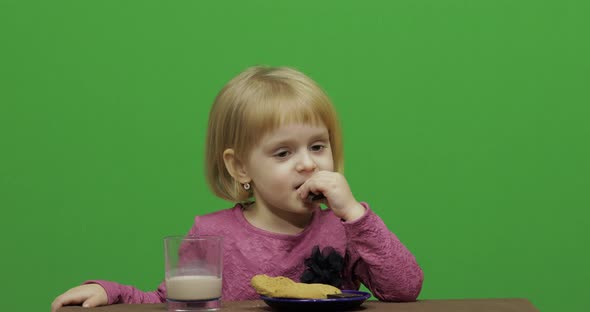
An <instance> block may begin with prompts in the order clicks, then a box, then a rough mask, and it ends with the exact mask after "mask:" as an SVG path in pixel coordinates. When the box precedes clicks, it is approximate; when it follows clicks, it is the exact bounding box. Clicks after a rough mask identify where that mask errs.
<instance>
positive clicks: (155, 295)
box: [84, 280, 166, 304]
mask: <svg viewBox="0 0 590 312" xmlns="http://www.w3.org/2000/svg"><path fill="white" fill-rule="evenodd" d="M84 284H98V285H100V286H102V288H104V289H105V291H106V292H107V297H108V300H109V301H108V303H107V304H115V303H162V302H166V283H165V282H162V283H161V284H160V287H158V289H157V290H155V291H147V292H146V291H141V290H139V289H137V288H135V287H133V286H129V285H122V284H119V283H116V282H111V281H103V280H92V281H86V282H84Z"/></svg>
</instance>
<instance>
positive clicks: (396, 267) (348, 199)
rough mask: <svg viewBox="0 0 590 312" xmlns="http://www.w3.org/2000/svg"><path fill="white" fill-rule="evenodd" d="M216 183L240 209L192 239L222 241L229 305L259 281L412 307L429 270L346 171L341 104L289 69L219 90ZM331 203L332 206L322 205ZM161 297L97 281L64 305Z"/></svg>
mask: <svg viewBox="0 0 590 312" xmlns="http://www.w3.org/2000/svg"><path fill="white" fill-rule="evenodd" d="M206 149H207V152H206V169H207V180H208V182H209V185H210V187H211V189H212V190H213V192H214V193H215V194H216V195H217V196H219V197H221V198H223V199H226V200H229V201H232V202H238V204H236V205H235V206H234V207H233V208H231V209H225V210H221V211H218V212H215V213H211V214H208V215H204V216H197V217H196V218H195V223H194V225H193V226H192V228H191V229H190V231H189V232H188V234H190V235H218V236H222V237H223V238H224V263H223V267H224V272H223V295H222V298H223V299H224V300H246V299H257V298H258V295H257V294H256V292H255V291H254V289H253V288H252V287H251V286H250V279H251V278H252V277H253V276H254V275H257V274H267V275H270V276H286V277H289V278H291V279H293V280H295V281H303V282H320V283H326V284H328V283H329V284H333V285H335V286H337V287H340V288H341V289H358V288H359V286H360V283H363V284H364V285H366V286H367V287H368V288H369V289H370V290H371V292H372V293H373V295H374V296H376V297H377V298H378V299H380V300H384V301H414V300H416V298H417V296H418V294H419V292H420V289H421V288H422V280H423V273H422V270H421V269H420V267H419V266H418V264H417V263H416V260H415V258H414V256H413V255H412V254H411V253H410V252H409V251H408V249H406V248H405V247H404V245H403V244H402V243H401V242H400V241H399V240H398V238H397V237H396V236H395V235H394V234H393V233H391V232H390V231H389V230H388V229H387V227H386V226H385V224H384V223H383V221H382V220H381V219H380V218H379V217H378V216H377V215H376V214H375V213H374V212H373V211H372V210H371V209H370V208H369V205H368V204H367V203H364V202H358V201H357V200H356V199H355V198H354V196H353V194H352V192H351V190H350V188H349V186H348V183H347V181H346V178H345V177H344V176H343V175H342V170H343V148H342V139H341V130H340V127H339V123H338V120H337V117H336V112H335V110H334V107H333V106H332V103H331V101H330V100H329V99H328V97H327V95H326V94H325V93H324V92H323V91H322V90H321V88H320V87H319V86H318V85H317V84H316V83H315V82H314V81H313V80H311V79H310V78H309V77H307V76H305V75H304V74H302V73H300V72H298V71H296V70H294V69H290V68H270V67H252V68H249V69H247V70H245V71H244V72H242V73H241V74H239V75H238V76H237V77H235V78H234V79H233V80H231V81H230V82H229V83H228V84H227V85H226V86H225V87H224V88H223V89H222V90H221V92H220V93H219V94H218V96H217V98H216V99H215V102H214V104H213V107H212V109H211V112H210V116H209V130H208V137H207V145H206ZM320 204H325V205H326V206H327V207H328V209H322V208H321V207H320ZM165 298H166V288H165V283H162V284H160V287H159V288H158V289H157V290H156V291H153V292H142V291H140V290H138V289H136V288H134V287H132V286H126V285H121V284H118V283H115V282H109V281H100V280H96V281H88V282H86V283H85V284H84V285H82V286H78V287H75V288H73V289H70V290H68V291H67V292H65V293H64V294H62V295H60V296H59V297H57V298H56V299H55V301H54V302H53V304H52V311H55V310H57V309H58V308H59V307H61V306H63V305H71V304H83V306H84V307H94V306H99V305H105V304H114V303H160V302H165Z"/></svg>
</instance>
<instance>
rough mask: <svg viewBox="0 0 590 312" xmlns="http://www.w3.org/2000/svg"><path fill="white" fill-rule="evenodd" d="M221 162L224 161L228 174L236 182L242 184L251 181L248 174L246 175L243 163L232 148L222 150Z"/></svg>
mask: <svg viewBox="0 0 590 312" xmlns="http://www.w3.org/2000/svg"><path fill="white" fill-rule="evenodd" d="M223 162H224V163H225V168H226V169H227V171H228V172H229V174H230V175H231V176H232V177H233V178H234V179H235V180H236V181H238V182H240V183H242V184H244V183H249V182H250V181H252V179H250V176H248V172H247V170H246V167H245V166H244V163H242V162H241V161H240V160H239V159H238V158H237V157H236V152H235V151H234V150H233V149H232V148H228V149H226V150H225V151H223Z"/></svg>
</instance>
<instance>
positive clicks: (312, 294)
mask: <svg viewBox="0 0 590 312" xmlns="http://www.w3.org/2000/svg"><path fill="white" fill-rule="evenodd" d="M250 284H252V287H254V289H256V292H258V293H259V294H260V295H263V296H267V297H273V298H295V299H326V298H327V297H328V295H333V294H341V293H342V292H341V291H340V289H338V288H336V287H334V286H332V285H326V284H304V283H296V282H294V281H293V280H291V279H290V278H288V277H284V276H278V277H271V276H268V275H266V274H259V275H255V276H254V277H252V280H251V281H250Z"/></svg>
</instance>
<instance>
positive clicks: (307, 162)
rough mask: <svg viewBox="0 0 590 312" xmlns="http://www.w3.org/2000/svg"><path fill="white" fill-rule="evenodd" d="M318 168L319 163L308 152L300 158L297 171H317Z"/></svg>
mask: <svg viewBox="0 0 590 312" xmlns="http://www.w3.org/2000/svg"><path fill="white" fill-rule="evenodd" d="M317 168H318V165H317V164H316V162H315V161H314V159H313V157H311V155H309V154H308V153H304V154H303V155H302V156H301V158H300V159H299V160H298V162H297V165H296V167H295V169H296V170H297V171H315V170H316V169H317Z"/></svg>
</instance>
